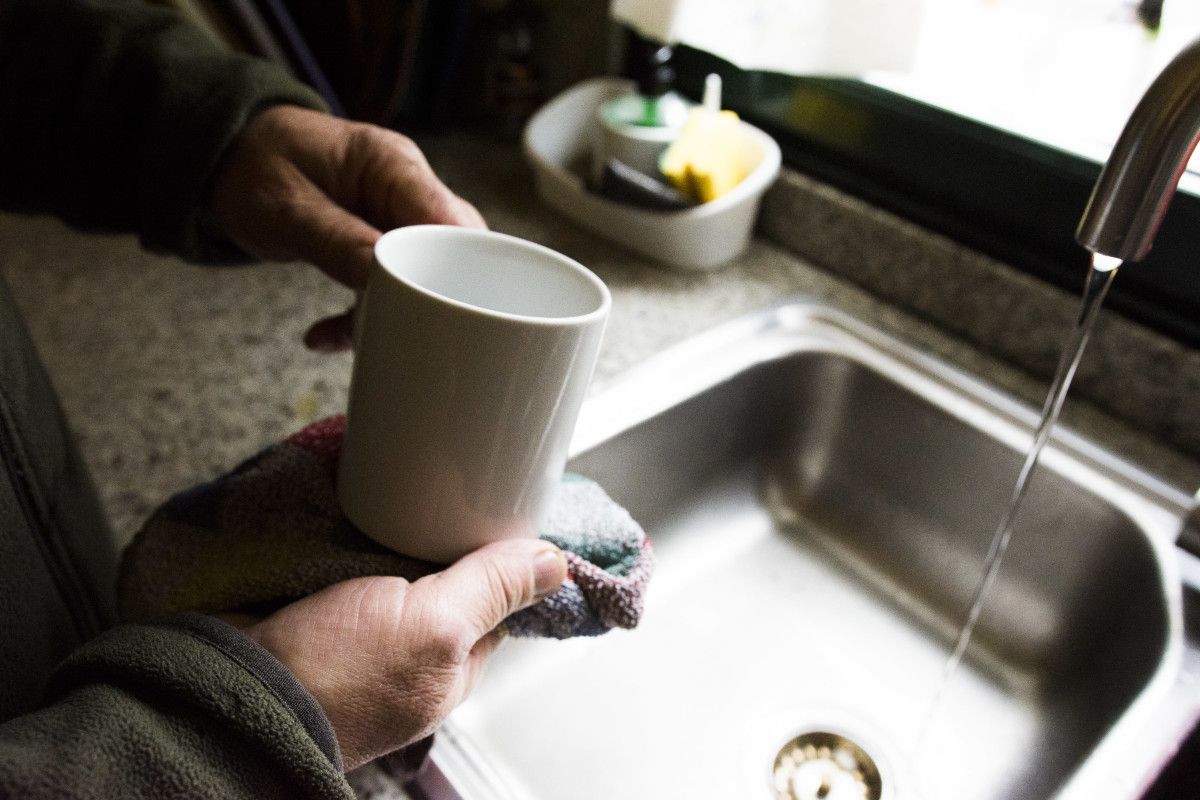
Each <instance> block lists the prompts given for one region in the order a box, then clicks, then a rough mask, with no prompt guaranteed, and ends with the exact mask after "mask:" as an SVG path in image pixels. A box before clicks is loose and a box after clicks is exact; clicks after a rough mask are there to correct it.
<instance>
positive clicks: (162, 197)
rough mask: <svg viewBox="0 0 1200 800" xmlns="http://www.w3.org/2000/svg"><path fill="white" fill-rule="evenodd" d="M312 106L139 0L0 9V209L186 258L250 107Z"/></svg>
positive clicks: (208, 240) (259, 67)
mask: <svg viewBox="0 0 1200 800" xmlns="http://www.w3.org/2000/svg"><path fill="white" fill-rule="evenodd" d="M281 103H291V104H296V105H301V106H305V107H308V108H315V109H323V108H324V106H323V103H322V101H321V99H320V97H319V96H318V95H317V94H316V93H315V92H313V91H312V90H311V89H309V88H308V87H306V86H304V85H303V84H300V83H298V82H296V81H295V80H293V79H292V78H291V77H289V76H288V75H287V74H286V73H285V72H284V71H283V70H281V69H279V68H278V67H276V66H274V65H272V64H270V63H268V62H266V61H262V60H260V59H256V58H252V57H249V56H245V55H241V54H236V53H231V52H227V51H226V50H224V49H223V48H222V47H221V46H220V45H219V44H217V43H216V42H214V41H213V40H211V39H210V38H209V37H208V35H207V34H206V33H204V32H203V31H201V30H200V29H198V28H196V27H195V26H193V25H192V24H191V23H189V22H188V21H187V20H186V19H184V18H183V17H182V16H180V15H179V14H177V13H175V12H174V11H172V10H170V9H165V8H160V7H156V6H152V5H149V4H147V3H145V2H142V0H0V207H3V208H6V209H9V210H26V211H47V212H51V213H54V214H57V215H58V216H60V217H63V218H64V219H66V220H67V221H68V222H70V223H72V224H74V225H77V226H82V227H89V228H99V229H106V230H118V231H132V232H136V233H137V234H138V235H139V236H140V237H141V239H142V242H143V244H144V245H145V246H147V247H149V248H150V249H154V250H160V251H171V252H175V253H178V254H180V255H183V256H185V257H187V258H192V259H196V260H205V259H216V260H221V259H224V258H227V257H229V256H231V255H234V252H233V251H232V250H231V249H230V248H229V245H227V244H225V243H222V242H221V241H220V240H219V238H217V237H212V236H209V235H207V234H206V232H205V225H204V221H203V216H202V208H203V205H204V200H205V192H206V188H207V185H208V183H209V178H210V176H211V175H212V172H213V170H214V168H215V167H216V165H217V163H218V160H219V159H220V157H221V154H222V152H223V151H224V150H225V148H226V146H227V145H228V144H229V143H230V142H231V141H232V139H233V138H234V136H235V135H236V134H237V132H238V131H239V130H240V129H241V127H242V126H243V125H244V124H245V122H246V121H247V120H248V119H249V118H250V117H251V116H253V115H254V114H255V113H256V112H257V111H259V110H261V109H263V108H265V107H267V106H270V105H275V104H281Z"/></svg>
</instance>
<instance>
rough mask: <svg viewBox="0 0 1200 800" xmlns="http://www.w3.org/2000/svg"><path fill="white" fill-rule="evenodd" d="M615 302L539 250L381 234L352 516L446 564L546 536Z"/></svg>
mask: <svg viewBox="0 0 1200 800" xmlns="http://www.w3.org/2000/svg"><path fill="white" fill-rule="evenodd" d="M610 305H611V298H610V295H609V293H608V290H607V288H606V287H605V286H604V284H603V283H602V282H601V281H600V280H599V279H598V278H596V276H595V275H593V274H592V273H591V272H589V271H588V270H587V269H585V268H584V267H582V266H581V265H579V264H578V263H577V262H575V261H572V260H571V259H569V258H567V257H565V256H562V255H560V254H558V253H555V252H554V251H552V250H549V249H547V248H545V247H542V246H540V245H536V244H533V243H531V242H526V241H523V240H521V239H517V238H515V237H511V236H506V235H504V234H498V233H493V232H490V231H477V230H468V229H464V228H454V227H448V226H414V227H410V228H402V229H399V230H396V231H392V232H390V233H388V234H385V235H384V236H383V237H382V238H381V239H380V241H379V243H378V244H377V246H376V265H375V267H374V268H373V270H372V273H371V276H370V279H369V281H368V288H367V291H366V294H365V297H364V298H363V302H362V303H361V304H360V308H359V312H358V315H359V316H358V320H357V323H358V324H357V326H356V331H355V340H356V348H355V349H356V354H355V365H354V373H353V376H352V379H351V389H350V402H349V409H348V422H347V430H346V438H345V441H344V443H343V450H342V457H341V462H340V464H339V474H338V499H339V502H340V503H341V505H342V509H343V511H344V512H345V513H346V515H347V516H348V517H349V518H350V520H351V521H352V522H353V523H354V524H355V525H356V526H357V527H359V528H360V529H361V530H362V531H363V532H364V533H366V534H367V535H368V536H370V537H372V538H374V539H375V540H376V541H378V542H380V543H381V544H383V545H384V546H386V547H389V548H391V549H393V550H396V551H398V552H402V553H404V554H406V555H411V556H415V557H418V558H424V559H427V560H431V561H439V562H447V561H452V560H454V559H456V558H458V557H460V556H462V555H464V554H465V553H467V552H470V551H471V550H473V549H475V548H477V547H480V546H482V545H484V544H487V543H488V542H490V541H495V540H497V539H502V538H510V537H514V536H533V535H536V534H537V527H538V524H539V523H540V522H541V519H542V517H543V515H544V514H545V511H546V508H547V506H548V504H549V502H550V500H551V499H552V495H553V492H554V490H555V488H556V487H557V484H558V481H559V479H560V478H561V475H562V470H563V467H564V465H565V463H566V455H567V449H568V446H569V443H570V437H571V433H572V431H573V429H574V425H575V419H576V417H577V416H578V413H579V408H580V406H581V405H582V402H583V398H584V395H585V394H586V390H587V386H588V383H589V381H590V378H591V374H592V371H593V369H594V366H595V361H596V356H597V353H598V351H599V346H600V341H601V339H602V336H603V330H604V326H605V323H606V320H607V316H608V311H609V307H610Z"/></svg>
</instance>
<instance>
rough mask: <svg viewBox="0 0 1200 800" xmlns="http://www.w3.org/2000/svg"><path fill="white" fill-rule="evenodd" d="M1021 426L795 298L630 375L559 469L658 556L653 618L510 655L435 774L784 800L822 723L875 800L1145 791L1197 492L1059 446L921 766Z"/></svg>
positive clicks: (550, 789) (591, 417)
mask: <svg viewBox="0 0 1200 800" xmlns="http://www.w3.org/2000/svg"><path fill="white" fill-rule="evenodd" d="M1034 421H1035V416H1034V413H1033V412H1032V411H1031V410H1030V409H1028V408H1026V407H1024V406H1021V405H1019V404H1017V403H1014V402H1013V401H1011V400H1010V399H1007V398H1006V397H1005V396H1003V395H1001V394H999V393H997V392H995V391H993V390H991V389H989V388H988V387H987V386H985V385H983V384H982V383H980V382H978V381H976V380H973V379H971V378H969V377H967V376H965V375H963V374H961V373H960V372H958V371H956V370H953V369H950V368H948V367H947V366H945V365H944V364H941V363H939V362H936V361H934V360H932V359H930V358H928V357H925V356H923V355H921V354H919V353H917V352H915V351H913V350H912V349H910V348H909V347H907V346H905V345H903V344H901V343H899V342H897V341H895V340H893V339H891V338H889V337H887V336H885V335H883V334H882V333H880V332H878V331H876V330H874V329H872V328H870V327H868V326H866V325H864V324H862V323H860V322H857V321H855V320H853V319H851V318H848V317H847V316H845V315H843V314H841V313H838V312H835V311H833V310H831V309H828V308H824V307H821V306H818V305H814V304H810V303H804V302H797V303H793V304H789V305H784V306H779V307H776V308H774V309H771V310H769V311H767V312H764V313H762V314H759V315H756V316H754V317H751V318H747V319H744V320H741V321H738V322H736V323H733V324H731V325H727V326H725V327H723V328H720V329H718V330H715V331H713V332H711V333H709V334H706V335H704V336H702V337H700V338H697V339H695V340H692V341H690V342H688V343H686V344H684V345H682V346H680V347H677V348H675V349H674V350H671V351H669V352H667V353H665V354H663V355H661V356H659V357H657V358H655V359H654V360H652V361H650V362H648V363H646V364H644V365H643V366H641V367H639V368H638V369H636V370H635V371H633V372H631V373H629V374H627V375H626V376H625V377H624V378H623V379H621V380H620V381H619V382H617V383H614V384H613V385H611V386H609V387H608V388H607V389H606V390H605V391H603V392H601V393H600V394H599V395H597V396H596V397H595V398H594V399H593V400H591V401H589V403H588V404H587V405H586V407H585V409H584V413H583V417H582V418H581V420H580V423H579V426H578V429H577V434H576V439H575V444H574V450H573V452H574V453H575V455H574V457H573V461H572V463H571V467H570V468H571V469H572V470H574V471H576V472H580V473H583V474H585V475H588V476H591V477H593V478H595V479H596V480H598V481H599V482H600V483H601V484H602V485H603V486H605V487H606V488H607V490H608V491H609V493H610V494H611V495H612V496H613V497H614V498H615V499H617V500H618V501H619V502H621V503H622V504H624V505H625V506H626V507H627V508H628V509H629V510H630V512H631V513H632V514H633V515H634V517H635V518H637V519H638V520H640V521H641V522H642V524H643V525H644V527H645V528H646V530H647V532H648V533H649V534H650V536H651V538H652V539H653V542H654V545H655V548H656V551H657V554H658V560H659V568H658V573H657V575H656V577H655V579H654V581H653V582H652V585H651V591H650V594H649V598H648V602H647V606H646V613H645V620H644V624H643V625H642V627H640V628H639V629H638V630H636V631H632V632H614V633H611V634H609V635H607V636H604V637H601V638H599V639H594V640H573V641H568V642H545V641H527V640H518V641H511V642H508V643H506V644H505V646H504V647H503V648H501V651H500V652H499V654H498V655H497V656H496V658H495V660H494V662H493V664H492V666H491V668H490V669H489V672H488V674H487V675H486V677H485V679H484V680H483V682H482V683H481V685H480V686H479V687H478V688H477V690H476V692H475V694H474V695H473V697H472V698H471V699H470V700H469V701H468V702H467V703H466V704H465V705H463V706H462V707H461V708H460V709H459V710H458V711H456V712H455V714H454V715H453V716H452V717H451V719H450V721H449V722H448V724H447V726H446V728H445V729H444V732H443V735H442V736H441V738H440V741H439V743H438V745H437V747H436V749H435V753H434V758H435V760H436V762H437V763H438V765H439V766H440V768H441V770H442V771H443V772H444V773H445V775H446V777H447V778H448V779H449V780H450V781H451V783H453V784H454V785H455V786H456V788H457V790H458V792H459V793H460V794H461V795H462V796H463V797H464V798H467V800H477V799H478V800H484V799H485V798H487V799H491V798H506V799H512V800H535V799H536V800H550V799H551V798H553V799H554V800H564V799H567V800H592V799H602V800H638V799H640V798H647V799H648V798H654V799H655V800H659V799H661V798H723V799H728V798H751V799H753V798H775V797H783V796H787V795H780V794H778V793H777V790H776V789H775V788H773V782H774V781H775V780H776V776H775V775H773V772H772V769H773V765H775V764H776V756H777V754H779V752H780V748H781V747H782V746H784V745H785V744H786V743H787V742H789V741H790V740H791V739H792V738H793V737H795V736H797V735H798V734H801V733H804V732H807V731H825V732H832V733H833V734H836V735H838V736H844V737H846V738H848V739H850V740H852V741H853V742H855V743H856V744H857V746H859V747H861V748H862V750H864V751H865V752H866V753H868V754H870V756H871V758H872V759H874V761H875V763H876V764H877V765H878V770H879V773H880V776H881V782H882V784H883V788H882V794H881V796H882V797H886V798H892V799H893V800H907V798H916V797H921V798H931V799H932V798H947V800H948V799H949V798H954V799H955V800H967V798H989V800H990V799H991V798H1020V799H1021V800H1036V799H1037V798H1050V797H1054V798H1088V800H1096V799H1097V798H1109V797H1113V798H1117V797H1119V798H1134V797H1138V796H1139V794H1140V792H1141V790H1142V789H1143V788H1144V787H1145V786H1146V785H1147V782H1148V781H1149V780H1151V779H1152V777H1153V776H1154V774H1155V772H1156V771H1157V769H1158V768H1159V767H1161V765H1162V764H1163V762H1164V761H1165V760H1166V759H1167V758H1169V756H1170V755H1171V753H1172V752H1173V750H1174V748H1175V747H1176V746H1177V745H1178V743H1179V742H1180V741H1181V740H1182V738H1183V736H1184V735H1185V733H1186V731H1187V729H1188V727H1189V725H1190V724H1191V722H1192V721H1193V720H1194V719H1195V718H1196V717H1197V715H1198V714H1200V646H1198V643H1197V641H1196V633H1197V631H1196V630H1195V629H1196V628H1197V626H1198V625H1200V602H1198V601H1197V597H1196V594H1195V590H1194V589H1193V588H1192V587H1194V586H1196V585H1200V581H1198V580H1197V576H1198V575H1200V569H1198V568H1197V564H1198V562H1197V559H1196V558H1195V557H1193V556H1191V555H1190V554H1188V553H1186V552H1184V551H1183V550H1181V549H1179V548H1177V546H1176V544H1175V541H1176V538H1177V537H1178V534H1179V532H1180V526H1181V519H1182V518H1183V517H1184V515H1185V514H1186V513H1187V509H1188V505H1189V500H1190V498H1189V497H1188V496H1187V495H1186V494H1184V493H1182V492H1180V491H1178V490H1176V489H1173V488H1171V487H1169V486H1166V485H1164V484H1162V483H1160V482H1158V481H1156V480H1154V479H1153V478H1151V477H1150V476H1148V475H1146V474H1144V473H1142V472H1139V471H1138V470H1137V469H1135V468H1133V467H1132V466H1130V465H1128V464H1126V463H1123V462H1120V461H1118V460H1117V459H1115V458H1113V457H1112V456H1109V455H1107V454H1105V453H1104V452H1101V451H1100V450H1098V449H1097V448H1095V447H1093V446H1090V445H1089V444H1088V443H1087V442H1085V441H1083V440H1081V439H1080V438H1078V437H1076V436H1073V435H1071V434H1070V433H1069V432H1061V433H1059V434H1058V435H1057V436H1056V437H1055V439H1054V440H1053V441H1052V443H1051V446H1050V448H1048V450H1047V452H1046V453H1045V454H1044V456H1043V459H1042V466H1041V468H1040V470H1039V473H1038V475H1037V477H1036V478H1035V481H1034V484H1033V486H1032V489H1031V492H1030V496H1029V498H1028V500H1027V503H1026V506H1025V509H1024V511H1023V512H1022V514H1021V515H1020V517H1019V518H1018V522H1017V529H1016V534H1015V537H1014V539H1013V542H1012V546H1011V549H1010V550H1009V553H1008V556H1007V558H1006V561H1005V563H1004V566H1003V569H1002V571H1001V573H1000V578H999V580H998V582H997V585H996V588H995V590H994V591H993V593H992V595H991V597H990V598H989V600H988V603H987V606H986V609H985V611H984V614H983V617H982V620H981V623H980V626H979V628H978V630H977V633H976V637H975V639H974V643H973V645H972V647H971V649H970V651H969V652H968V655H967V659H966V661H965V662H964V664H963V666H962V667H961V668H960V669H959V671H958V672H957V673H956V674H955V675H954V677H953V678H952V680H951V682H950V684H949V685H948V689H947V691H946V694H945V696H944V699H943V701H942V703H941V706H940V710H939V712H938V713H937V714H936V716H935V717H934V718H933V723H932V727H931V728H930V729H929V734H928V736H927V737H926V738H925V740H924V742H923V744H922V746H921V747H919V748H915V749H914V745H915V740H916V738H917V734H918V731H919V730H920V728H921V726H922V722H923V720H924V718H925V715H926V712H927V709H928V708H929V705H930V701H931V699H932V697H933V695H934V693H935V689H936V686H937V683H938V678H939V676H940V673H941V670H942V665H943V663H944V661H945V659H946V656H947V653H948V650H949V648H950V646H951V645H952V642H953V637H954V635H955V633H956V632H957V630H958V626H959V625H961V623H962V621H963V619H964V617H965V615H966V611H967V608H966V606H967V604H968V602H969V599H970V594H971V591H972V589H973V588H974V586H975V583H976V581H977V580H978V579H979V576H980V569H981V562H982V560H983V557H984V554H985V552H986V551H987V548H988V543H989V540H990V538H991V536H992V534H993V532H994V529H995V526H996V523H997V521H998V519H999V517H1000V514H1001V512H1002V510H1003V504H1004V503H1005V501H1006V499H1007V497H1008V495H1009V492H1010V491H1011V488H1012V482H1013V480H1014V479H1015V476H1016V473H1017V470H1018V469H1019V466H1020V460H1021V457H1022V455H1023V452H1024V449H1025V448H1026V446H1027V445H1028V443H1029V439H1030V432H1031V429H1032V426H1033V423H1034ZM1189 624H1190V627H1189ZM781 785H782V784H781ZM813 796H823V795H819V794H814V795H813Z"/></svg>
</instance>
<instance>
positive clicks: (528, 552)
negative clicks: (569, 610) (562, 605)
mask: <svg viewBox="0 0 1200 800" xmlns="http://www.w3.org/2000/svg"><path fill="white" fill-rule="evenodd" d="M566 579H567V561H566V558H565V557H564V556H563V554H562V551H561V550H559V549H558V548H557V547H555V546H554V545H552V544H550V543H549V542H544V541H541V540H539V539H508V540H506V541H502V542H495V543H493V544H490V545H488V546H486V547H483V548H480V549H479V550H476V551H475V552H473V553H471V554H469V555H466V556H463V557H462V558H461V559H459V560H458V561H456V562H455V563H454V564H452V565H451V566H450V567H449V568H448V569H446V570H445V571H444V572H442V573H441V574H439V575H438V581H437V583H438V591H440V592H445V597H446V598H447V599H448V601H449V602H451V603H453V604H454V605H455V606H456V607H457V608H458V609H460V611H461V613H462V614H463V618H464V620H465V621H466V622H467V623H468V624H469V625H470V626H471V634H472V636H473V637H474V639H475V640H478V639H480V638H482V637H483V636H484V635H486V634H487V633H489V632H490V631H491V630H493V629H494V628H495V627H496V626H498V625H499V624H500V623H501V622H503V621H504V619H505V618H506V617H508V616H509V615H510V614H514V613H516V612H517V611H520V610H521V609H523V608H526V607H528V606H531V605H533V604H534V603H536V602H537V601H539V600H541V599H542V598H544V597H546V596H547V595H549V594H551V593H552V592H554V591H556V590H557V589H558V588H559V587H560V586H562V584H563V581H565V580H566Z"/></svg>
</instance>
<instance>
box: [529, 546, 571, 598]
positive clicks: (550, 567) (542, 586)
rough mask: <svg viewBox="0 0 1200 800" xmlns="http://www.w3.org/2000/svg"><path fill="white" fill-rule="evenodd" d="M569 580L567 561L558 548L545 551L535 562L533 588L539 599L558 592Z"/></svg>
mask: <svg viewBox="0 0 1200 800" xmlns="http://www.w3.org/2000/svg"><path fill="white" fill-rule="evenodd" d="M566 578H567V560H566V558H564V557H563V554H562V551H561V550H559V549H558V548H557V547H553V548H551V549H549V550H543V551H542V552H540V553H538V555H537V557H536V558H535V559H534V560H533V586H534V590H535V591H536V592H537V595H538V597H544V596H546V595H548V594H551V593H552V592H555V591H557V590H558V587H560V586H562V584H563V581H564V580H566Z"/></svg>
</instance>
